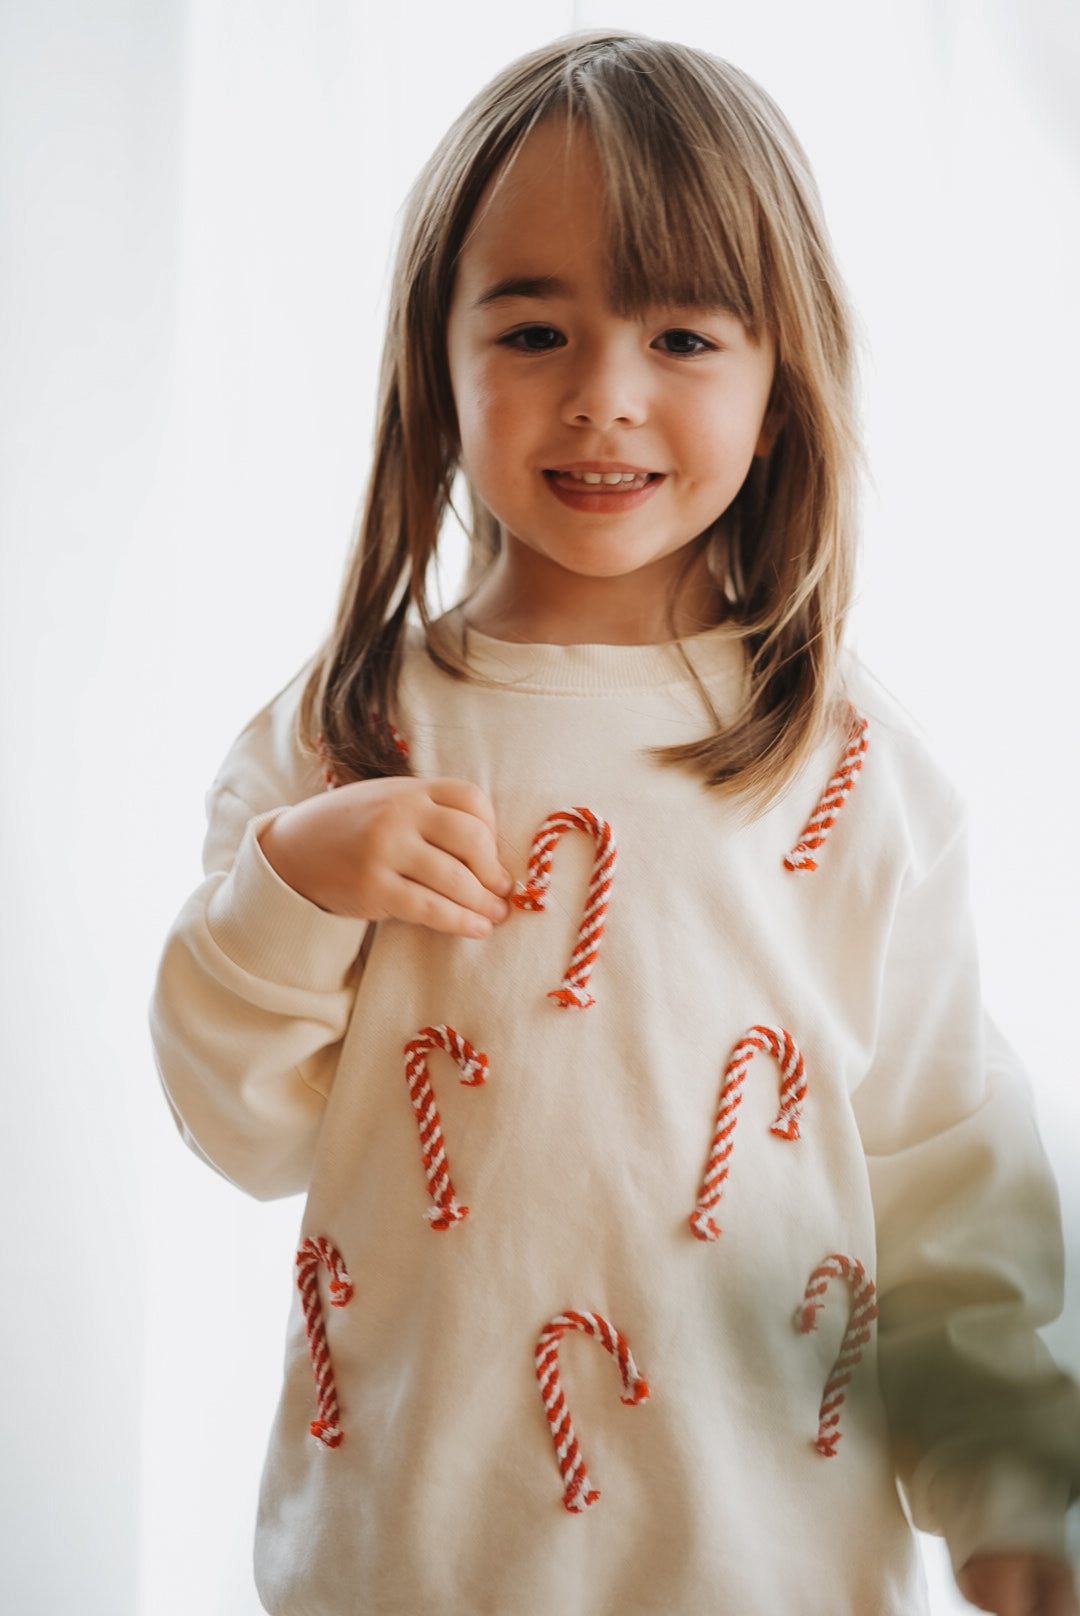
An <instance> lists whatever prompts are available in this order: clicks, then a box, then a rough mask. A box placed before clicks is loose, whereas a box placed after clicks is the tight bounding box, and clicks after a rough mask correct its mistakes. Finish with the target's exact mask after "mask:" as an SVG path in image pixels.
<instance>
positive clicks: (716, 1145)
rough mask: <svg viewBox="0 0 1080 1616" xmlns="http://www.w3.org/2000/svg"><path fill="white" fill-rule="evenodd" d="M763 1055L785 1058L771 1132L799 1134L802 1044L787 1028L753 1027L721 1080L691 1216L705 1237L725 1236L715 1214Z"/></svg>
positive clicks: (803, 1078) (783, 1136)
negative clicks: (750, 1074)
mask: <svg viewBox="0 0 1080 1616" xmlns="http://www.w3.org/2000/svg"><path fill="white" fill-rule="evenodd" d="M759 1053H762V1054H769V1055H773V1056H775V1058H776V1059H777V1060H778V1061H779V1062H780V1074H781V1084H780V1109H779V1111H778V1112H777V1113H776V1121H775V1122H774V1123H773V1124H772V1125H771V1127H770V1129H769V1131H770V1133H774V1134H776V1135H777V1136H778V1137H779V1138H781V1139H797V1138H798V1137H799V1118H800V1116H801V1114H802V1105H803V1101H804V1100H805V1098H806V1068H805V1063H804V1061H803V1058H802V1053H801V1051H800V1049H799V1046H798V1045H797V1044H796V1042H795V1040H794V1038H792V1036H791V1034H790V1033H789V1032H786V1031H785V1030H784V1028H783V1027H751V1028H750V1031H749V1032H748V1033H746V1034H745V1036H744V1037H742V1038H741V1039H740V1040H739V1042H738V1043H737V1044H736V1045H735V1048H734V1051H733V1052H732V1056H731V1059H730V1060H729V1061H728V1063H727V1067H726V1068H725V1071H724V1076H723V1079H722V1080H721V1084H720V1104H719V1106H718V1108H717V1112H716V1125H715V1127H714V1129H713V1140H712V1146H711V1148H710V1150H709V1159H708V1161H707V1162H706V1163H705V1172H704V1175H703V1176H702V1180H701V1189H700V1191H699V1192H698V1199H697V1206H696V1207H695V1209H694V1211H693V1212H691V1214H690V1227H691V1229H693V1231H694V1233H695V1234H696V1235H697V1237H698V1239H699V1240H715V1239H716V1238H717V1237H718V1236H719V1234H720V1226H719V1224H718V1223H717V1222H716V1220H715V1218H714V1217H713V1215H712V1214H713V1212H714V1211H715V1209H716V1207H717V1206H718V1205H719V1203H720V1197H721V1196H722V1195H723V1193H724V1185H725V1183H726V1182H727V1176H728V1171H729V1163H730V1158H731V1148H732V1145H733V1143H734V1135H735V1124H736V1122H737V1121H738V1118H739V1106H740V1105H741V1104H742V1097H743V1084H744V1082H745V1080H746V1073H747V1069H748V1067H749V1065H750V1062H751V1061H752V1060H753V1058H754V1056H755V1055H757V1054H759Z"/></svg>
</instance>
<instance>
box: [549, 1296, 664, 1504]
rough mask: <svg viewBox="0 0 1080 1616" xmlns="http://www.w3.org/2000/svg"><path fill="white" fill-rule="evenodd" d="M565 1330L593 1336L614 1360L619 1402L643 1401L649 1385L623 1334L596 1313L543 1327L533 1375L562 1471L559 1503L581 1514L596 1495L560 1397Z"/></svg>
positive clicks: (572, 1316)
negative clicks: (561, 1349) (538, 1387)
mask: <svg viewBox="0 0 1080 1616" xmlns="http://www.w3.org/2000/svg"><path fill="white" fill-rule="evenodd" d="M569 1330H579V1331H580V1332H581V1333H582V1334H583V1335H590V1336H592V1337H593V1339H594V1340H596V1341H599V1342H600V1344H601V1346H602V1347H605V1348H606V1349H607V1351H608V1352H609V1353H610V1354H611V1356H612V1357H613V1358H614V1360H615V1362H616V1363H617V1364H618V1366H619V1375H620V1377H621V1379H622V1384H623V1393H622V1398H621V1401H622V1402H624V1403H627V1404H630V1405H633V1404H635V1403H644V1402H646V1401H647V1400H648V1396H649V1387H648V1383H647V1382H646V1381H645V1380H643V1379H642V1377H641V1374H640V1373H639V1371H638V1366H637V1364H636V1363H635V1362H634V1359H633V1356H632V1355H631V1352H630V1348H629V1347H628V1346H627V1344H626V1340H625V1338H624V1337H623V1336H622V1335H621V1334H620V1333H619V1331H618V1330H616V1329H615V1327H614V1325H612V1324H609V1323H608V1321H607V1319H605V1318H601V1316H600V1314H599V1313H569V1312H568V1313H559V1314H558V1315H557V1316H556V1317H555V1318H553V1319H552V1320H551V1321H550V1322H549V1323H548V1324H545V1326H544V1328H543V1329H542V1330H541V1332H540V1339H539V1340H538V1341H537V1343H536V1378H537V1380H538V1382H539V1384H540V1396H541V1398H542V1399H543V1403H544V1413H545V1414H546V1415H547V1422H548V1427H549V1429H550V1431H551V1439H552V1442H553V1443H554V1445H555V1457H556V1459H557V1460H558V1462H559V1469H560V1471H561V1472H562V1478H563V1505H564V1507H565V1508H566V1509H568V1510H569V1511H570V1513H571V1514H572V1515H580V1514H581V1513H582V1511H584V1510H586V1509H588V1508H589V1507H590V1505H592V1504H595V1503H596V1500H597V1499H598V1498H599V1497H600V1494H599V1493H598V1492H597V1491H596V1489H595V1488H594V1487H592V1486H591V1484H590V1482H589V1477H588V1475H587V1473H586V1470H585V1461H584V1459H583V1458H582V1457H581V1448H580V1447H579V1445H578V1439H577V1435H576V1433H575V1431H574V1427H573V1423H572V1421H571V1419H570V1410H569V1409H568V1408H567V1406H566V1399H565V1397H564V1396H563V1390H562V1380H561V1377H560V1374H559V1343H560V1341H561V1340H562V1338H563V1336H564V1335H566V1333H567V1331H569Z"/></svg>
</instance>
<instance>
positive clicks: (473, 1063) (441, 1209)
mask: <svg viewBox="0 0 1080 1616" xmlns="http://www.w3.org/2000/svg"><path fill="white" fill-rule="evenodd" d="M433 1049H444V1050H445V1051H446V1053H447V1054H448V1055H449V1056H450V1057H451V1058H452V1059H453V1060H455V1061H456V1062H457V1064H458V1066H459V1067H460V1068H461V1081H462V1082H463V1083H465V1084H467V1085H468V1086H469V1087H470V1088H475V1087H476V1086H477V1085H478V1084H480V1083H482V1082H483V1081H484V1078H485V1076H486V1075H487V1063H488V1060H487V1056H486V1055H480V1054H478V1053H477V1051H476V1050H475V1049H474V1048H473V1046H472V1045H471V1044H470V1043H469V1041H468V1039H467V1038H462V1037H461V1035H460V1033H456V1032H455V1031H454V1029H453V1027H424V1028H423V1029H422V1031H420V1032H418V1033H417V1035H416V1037H415V1038H413V1039H412V1040H411V1041H410V1042H409V1043H407V1044H406V1045H405V1079H406V1081H407V1083H408V1085H409V1098H410V1100H411V1101H412V1107H413V1110H414V1112H415V1113H416V1121H417V1125H418V1127H419V1129H420V1153H421V1155H422V1157H423V1160H424V1172H425V1173H426V1174H427V1181H428V1189H429V1190H430V1191H431V1199H432V1200H433V1201H434V1203H435V1205H434V1206H433V1207H432V1208H431V1209H430V1210H429V1211H428V1212H425V1213H424V1216H425V1217H426V1218H428V1219H429V1220H430V1222H431V1227H432V1228H433V1229H449V1227H450V1225H451V1224H452V1223H460V1222H461V1220H462V1218H466V1217H468V1215H469V1209H468V1207H467V1206H461V1205H460V1204H459V1202H458V1201H457V1199H456V1197H455V1195H454V1186H453V1184H452V1183H451V1182H450V1169H449V1167H448V1165H447V1161H446V1141H445V1139H444V1138H443V1131H442V1122H441V1121H440V1120H439V1108H438V1106H437V1105H436V1104H435V1095H434V1094H433V1092H432V1088H431V1082H430V1080H429V1078H428V1072H427V1058H428V1055H429V1054H430V1052H431V1051H432V1050H433Z"/></svg>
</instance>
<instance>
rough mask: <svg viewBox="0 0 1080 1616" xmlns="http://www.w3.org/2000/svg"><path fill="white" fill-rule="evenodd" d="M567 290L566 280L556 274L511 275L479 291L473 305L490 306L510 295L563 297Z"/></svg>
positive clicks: (504, 300) (507, 299) (506, 298)
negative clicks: (483, 290)
mask: <svg viewBox="0 0 1080 1616" xmlns="http://www.w3.org/2000/svg"><path fill="white" fill-rule="evenodd" d="M569 290H570V288H569V284H568V282H566V281H564V280H561V279H560V278H559V276H558V275H511V276H508V277H507V279H506V280H502V281H496V282H495V284H494V286H489V287H488V288H487V290H486V291H485V292H481V294H480V296H479V297H478V298H477V299H476V302H475V303H474V304H473V307H474V308H477V309H486V308H490V307H491V305H492V304H493V303H505V302H508V301H509V299H510V298H512V297H534V298H541V297H565V296H566V295H567V293H568V292H569Z"/></svg>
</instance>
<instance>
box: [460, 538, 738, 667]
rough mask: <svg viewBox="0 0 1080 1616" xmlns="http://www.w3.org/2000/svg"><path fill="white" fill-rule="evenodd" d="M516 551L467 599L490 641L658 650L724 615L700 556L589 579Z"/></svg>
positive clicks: (507, 551)
mask: <svg viewBox="0 0 1080 1616" xmlns="http://www.w3.org/2000/svg"><path fill="white" fill-rule="evenodd" d="M515 546H516V541H513V540H512V541H511V543H510V545H506V544H504V547H503V549H502V551H501V552H500V554H499V555H498V557H497V558H496V560H495V562H494V563H493V565H492V567H491V569H490V571H489V572H487V573H486V574H485V576H484V577H483V578H482V579H481V581H480V583H479V585H478V586H477V588H476V590H475V591H474V592H473V594H472V595H471V596H470V597H469V598H468V599H467V600H466V601H465V617H466V620H467V621H468V622H469V623H470V624H471V626H472V627H473V628H475V629H476V630H477V631H478V632H479V633H481V634H487V635H489V636H490V637H491V638H492V639H496V640H516V641H520V642H522V643H526V644H535V645H659V644H662V643H663V642H664V641H667V640H680V639H685V638H687V637H688V636H689V635H692V634H700V633H702V632H704V631H705V630H706V629H710V628H715V627H716V625H717V624H718V623H719V622H720V620H721V618H722V617H723V616H724V598H723V593H722V591H721V590H720V589H719V588H718V586H717V584H716V582H715V580H714V579H713V577H712V575H711V573H710V571H709V569H708V566H707V565H706V561H705V556H704V553H703V552H702V553H701V554H699V555H698V556H696V557H695V558H694V559H693V560H692V561H691V562H690V563H689V565H688V564H687V562H686V559H685V557H677V558H676V557H671V558H665V562H666V564H665V565H661V564H659V563H657V564H655V565H653V566H651V567H643V568H641V569H640V570H639V571H638V572H634V573H628V574H626V575H624V576H621V577H615V578H592V577H588V576H584V575H582V574H578V573H573V574H572V573H569V572H567V571H566V569H565V568H563V567H559V566H558V565H557V564H556V563H553V562H551V561H548V560H547V559H546V558H544V557H541V556H537V555H535V554H530V555H529V556H528V558H522V557H521V556H520V555H516V554H515ZM523 559H524V560H525V564H524V565H523V564H522V561H523ZM676 562H677V565H675V564H673V563H676Z"/></svg>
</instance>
